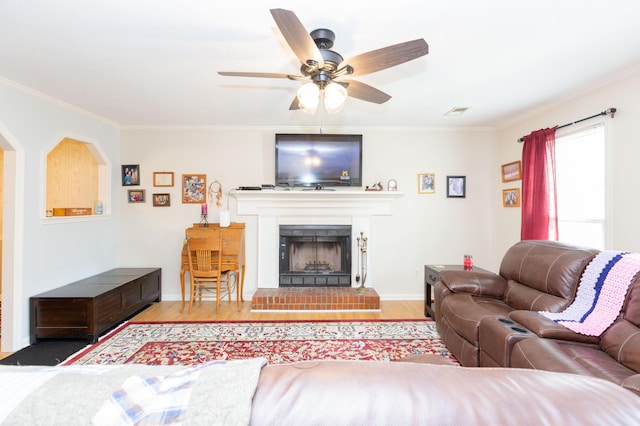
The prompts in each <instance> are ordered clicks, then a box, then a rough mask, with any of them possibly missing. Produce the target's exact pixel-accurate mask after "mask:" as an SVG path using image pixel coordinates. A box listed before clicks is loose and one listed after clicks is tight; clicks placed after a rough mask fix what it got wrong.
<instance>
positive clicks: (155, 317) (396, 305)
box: [132, 300, 424, 321]
mask: <svg viewBox="0 0 640 426" xmlns="http://www.w3.org/2000/svg"><path fill="white" fill-rule="evenodd" d="M181 305H182V303H181V302H159V303H155V304H153V305H152V306H150V307H149V308H147V309H146V310H144V311H142V312H141V313H140V314H138V315H136V316H135V317H133V318H132V321H249V320H259V321H264V320H274V321H277V320H351V319H417V318H420V319H421V318H424V303H423V302H422V301H420V300H405V301H381V302H380V311H378V312H357V311H350V312H341V311H335V312H332V311H327V312H301V311H298V312H251V302H250V301H245V302H244V303H241V304H240V307H239V308H238V306H237V305H236V302H235V301H232V302H231V303H229V302H227V301H223V302H222V303H221V304H220V312H219V313H217V314H216V312H215V311H216V308H215V302H209V301H207V302H199V303H196V304H194V305H193V310H192V312H191V314H189V312H188V311H189V307H188V305H187V306H185V309H184V312H182V313H181V312H180V307H181Z"/></svg>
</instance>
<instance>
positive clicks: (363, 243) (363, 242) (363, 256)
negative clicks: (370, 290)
mask: <svg viewBox="0 0 640 426" xmlns="http://www.w3.org/2000/svg"><path fill="white" fill-rule="evenodd" d="M367 240H368V238H367V237H365V236H364V232H360V236H359V237H357V238H356V245H357V246H358V251H359V252H360V253H359V254H358V271H357V272H356V283H359V282H360V279H361V278H362V283H361V284H360V287H358V291H365V287H364V282H365V281H366V280H367ZM360 273H362V275H360Z"/></svg>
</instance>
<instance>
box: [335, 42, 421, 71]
mask: <svg viewBox="0 0 640 426" xmlns="http://www.w3.org/2000/svg"><path fill="white" fill-rule="evenodd" d="M427 53H429V45H428V44H427V42H426V41H424V39H422V38H421V39H417V40H412V41H406V42H404V43H398V44H394V45H392V46H387V47H383V48H381V49H377V50H372V51H370V52H366V53H362V54H360V55H357V56H354V57H353V58H349V59H348V60H347V61H344V62H343V63H342V64H340V67H339V68H342V67H343V66H344V65H347V64H348V65H350V66H351V67H353V74H351V75H352V76H356V75H364V74H371V73H373V72H376V71H380V70H384V69H386V68H391V67H394V66H396V65H400V64H403V63H405V62H408V61H411V60H413V59H416V58H419V57H420V56H424V55H426V54H427Z"/></svg>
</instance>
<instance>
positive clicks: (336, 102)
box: [323, 82, 347, 114]
mask: <svg viewBox="0 0 640 426" xmlns="http://www.w3.org/2000/svg"><path fill="white" fill-rule="evenodd" d="M323 96H324V97H323V101H324V107H325V109H326V110H327V112H328V113H329V114H335V113H336V112H338V111H340V110H341V109H342V106H343V105H344V103H345V101H346V100H347V89H345V88H344V86H342V85H340V84H338V83H333V82H332V83H329V84H327V85H326V87H325V88H324V90H323Z"/></svg>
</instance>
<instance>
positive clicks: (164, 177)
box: [121, 164, 207, 207]
mask: <svg viewBox="0 0 640 426" xmlns="http://www.w3.org/2000/svg"><path fill="white" fill-rule="evenodd" d="M121 173H122V186H140V185H141V184H142V178H141V172H140V165H139V164H123V165H121ZM151 183H152V185H153V187H154V188H173V187H175V186H176V182H175V173H174V172H168V171H156V172H153V178H152V182H151ZM180 184H181V187H180V191H181V198H182V203H183V204H199V205H202V204H206V203H207V175H206V174H203V173H189V174H183V175H182V181H181V182H180ZM151 197H152V198H151V203H152V205H153V207H169V206H171V193H169V192H162V193H153V194H152V195H151ZM127 201H128V202H129V203H134V204H135V203H146V201H147V197H146V190H145V189H129V190H127Z"/></svg>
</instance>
